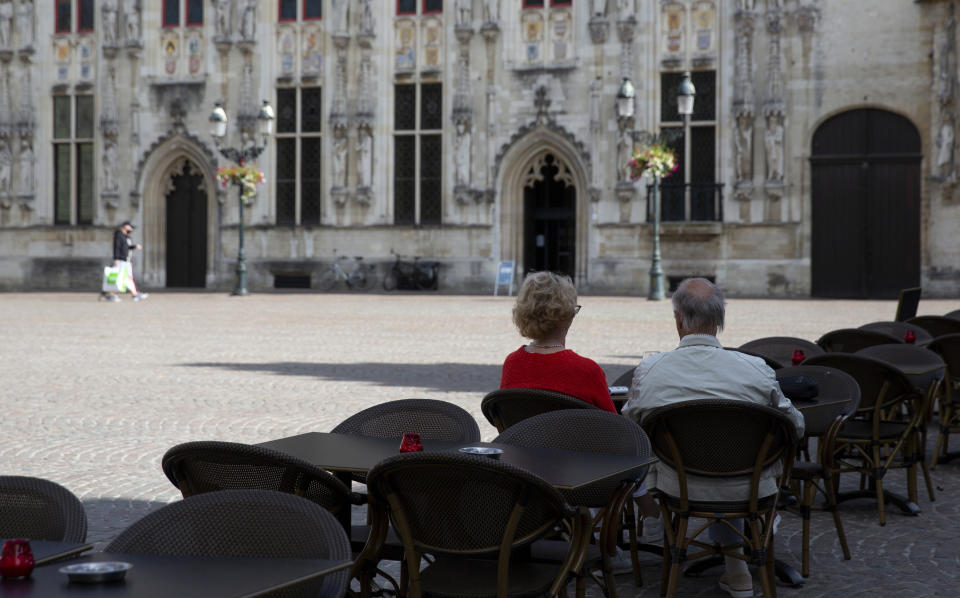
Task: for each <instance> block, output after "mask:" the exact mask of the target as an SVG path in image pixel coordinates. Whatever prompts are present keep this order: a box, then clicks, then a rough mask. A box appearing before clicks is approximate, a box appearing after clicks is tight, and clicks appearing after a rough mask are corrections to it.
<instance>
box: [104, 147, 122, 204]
mask: <svg viewBox="0 0 960 598" xmlns="http://www.w3.org/2000/svg"><path fill="white" fill-rule="evenodd" d="M118 188H119V185H118V184H117V140H116V139H115V138H113V137H108V136H105V137H104V138H103V184H102V186H101V189H102V190H103V191H104V192H107V193H116V191H117V189H118Z"/></svg>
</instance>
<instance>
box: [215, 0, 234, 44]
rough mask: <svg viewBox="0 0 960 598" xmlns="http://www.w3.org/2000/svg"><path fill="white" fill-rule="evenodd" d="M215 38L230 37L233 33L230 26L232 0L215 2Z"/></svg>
mask: <svg viewBox="0 0 960 598" xmlns="http://www.w3.org/2000/svg"><path fill="white" fill-rule="evenodd" d="M216 7H217V20H216V24H217V37H221V38H223V37H230V34H231V33H232V32H233V31H232V30H233V27H232V26H231V23H232V19H231V18H230V17H232V16H233V15H232V14H231V11H232V9H233V0H217V4H216Z"/></svg>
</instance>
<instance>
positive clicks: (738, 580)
mask: <svg viewBox="0 0 960 598" xmlns="http://www.w3.org/2000/svg"><path fill="white" fill-rule="evenodd" d="M719 583H720V589H721V590H723V591H724V592H726V593H728V594H730V595H731V596H732V597H733V598H753V578H752V577H750V574H749V573H737V574H733V575H731V574H729V573H724V574H723V575H721V576H720V582H719Z"/></svg>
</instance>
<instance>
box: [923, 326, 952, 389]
mask: <svg viewBox="0 0 960 598" xmlns="http://www.w3.org/2000/svg"><path fill="white" fill-rule="evenodd" d="M927 349H928V350H930V351H933V352H934V353H936V354H937V355H939V356H940V357H941V359H943V362H944V363H945V364H947V376H948V378H949V379H950V380H953V381H960V334H944V335H943V336H938V337H937V338H936V339H934V340H933V341H932V342H931V343H930V344H929V345H927Z"/></svg>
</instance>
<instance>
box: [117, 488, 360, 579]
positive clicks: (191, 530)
mask: <svg viewBox="0 0 960 598" xmlns="http://www.w3.org/2000/svg"><path fill="white" fill-rule="evenodd" d="M105 551H106V552H120V553H130V554H150V555H169V556H228V557H257V558H299V559H329V560H349V559H350V542H349V540H347V536H346V533H344V531H343V527H342V526H341V525H340V523H339V522H338V521H337V520H336V518H335V517H334V516H333V515H331V514H330V513H329V512H328V511H327V510H326V509H324V508H322V507H320V506H319V505H317V504H316V503H314V502H312V501H309V500H306V499H304V498H301V497H299V496H293V495H291V494H284V493H281V492H271V491H269V490H224V491H222V492H211V493H208V494H201V495H197V496H192V497H190V498H186V499H184V500H182V501H178V502H175V503H171V504H169V505H167V506H165V507H163V508H161V509H159V510H157V511H154V512H152V513H150V514H149V515H147V516H146V517H144V518H143V519H141V520H139V521H137V522H136V523H134V524H133V525H131V526H130V527H128V528H127V529H126V530H124V531H123V532H121V534H120V535H119V536H118V537H117V538H116V539H115V540H114V541H113V542H111V543H110V544H109V545H108V546H107V547H106V549H105ZM349 575H350V573H349V571H347V570H343V571H338V572H336V573H332V574H330V575H326V576H324V577H321V578H318V579H312V580H309V581H306V582H303V583H301V584H299V585H297V586H295V587H293V588H289V589H288V590H285V591H283V592H281V593H278V594H276V595H277V596H281V595H282V596H285V597H294V596H296V597H300V596H303V597H310V598H314V597H316V596H332V597H340V596H343V595H344V592H345V591H346V588H347V582H348V581H349ZM273 595H274V594H271V596H273Z"/></svg>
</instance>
